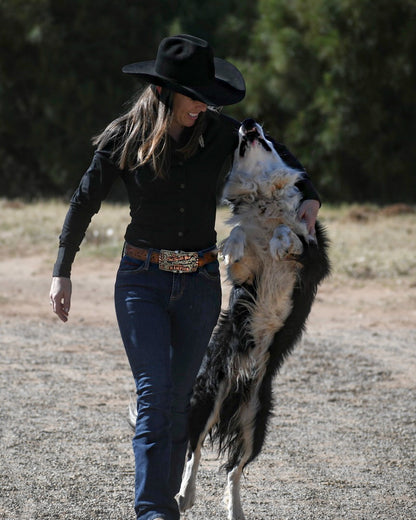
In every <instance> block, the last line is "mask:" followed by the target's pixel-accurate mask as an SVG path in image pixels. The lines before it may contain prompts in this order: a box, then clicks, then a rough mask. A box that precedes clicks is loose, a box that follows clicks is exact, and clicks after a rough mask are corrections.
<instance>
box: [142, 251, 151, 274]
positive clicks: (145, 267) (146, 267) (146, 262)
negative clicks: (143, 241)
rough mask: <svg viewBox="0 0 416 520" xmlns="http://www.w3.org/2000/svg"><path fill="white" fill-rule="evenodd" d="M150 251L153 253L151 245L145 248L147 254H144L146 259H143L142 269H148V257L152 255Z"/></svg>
mask: <svg viewBox="0 0 416 520" xmlns="http://www.w3.org/2000/svg"><path fill="white" fill-rule="evenodd" d="M152 253H153V249H152V248H151V247H149V249H148V250H147V256H146V260H145V261H144V267H143V269H145V270H146V271H148V270H149V267H150V259H151V257H152Z"/></svg>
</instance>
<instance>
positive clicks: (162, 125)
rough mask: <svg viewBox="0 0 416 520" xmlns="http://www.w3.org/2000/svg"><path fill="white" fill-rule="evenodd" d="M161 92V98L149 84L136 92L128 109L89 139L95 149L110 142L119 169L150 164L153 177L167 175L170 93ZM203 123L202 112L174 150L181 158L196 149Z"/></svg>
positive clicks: (171, 100) (203, 115) (170, 113)
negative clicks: (185, 137) (190, 130)
mask: <svg viewBox="0 0 416 520" xmlns="http://www.w3.org/2000/svg"><path fill="white" fill-rule="evenodd" d="M163 95H164V99H163V101H161V99H160V95H158V93H157V91H156V89H155V88H154V86H152V85H149V86H148V87H147V88H145V89H144V90H143V92H140V93H139V96H138V97H137V98H136V99H135V100H134V101H133V104H132V106H131V108H130V110H128V111H127V112H126V113H125V114H123V115H121V116H120V117H118V118H117V119H114V121H112V122H111V123H110V124H109V125H108V126H107V127H106V128H105V129H104V131H103V132H102V133H101V134H99V135H97V136H95V137H94V138H93V141H92V142H93V144H94V145H96V146H97V147H98V149H99V150H100V149H103V148H104V147H106V146H107V145H108V144H109V143H111V144H112V146H113V155H112V157H113V159H114V160H115V162H116V164H117V166H118V167H119V168H120V169H122V170H124V169H128V170H130V171H131V170H134V169H135V168H137V167H138V166H141V165H144V164H147V163H150V164H151V166H152V168H153V170H154V172H155V177H161V178H166V177H167V173H168V171H169V165H170V158H171V155H172V150H171V147H170V144H169V143H170V139H169V138H168V129H169V126H170V124H171V122H172V118H173V112H172V106H173V96H174V92H173V91H166V89H164V90H163ZM205 126H206V121H205V114H204V113H201V114H200V115H199V117H198V120H197V122H196V123H195V125H194V127H193V132H192V134H191V136H190V138H189V140H188V142H187V143H186V144H185V145H184V146H183V147H182V148H180V149H178V150H176V151H177V152H179V153H181V154H182V155H183V157H184V158H185V159H187V158H188V157H191V156H192V155H193V154H194V153H195V152H196V150H197V148H198V146H199V139H200V136H201V135H202V132H203V131H204V129H205Z"/></svg>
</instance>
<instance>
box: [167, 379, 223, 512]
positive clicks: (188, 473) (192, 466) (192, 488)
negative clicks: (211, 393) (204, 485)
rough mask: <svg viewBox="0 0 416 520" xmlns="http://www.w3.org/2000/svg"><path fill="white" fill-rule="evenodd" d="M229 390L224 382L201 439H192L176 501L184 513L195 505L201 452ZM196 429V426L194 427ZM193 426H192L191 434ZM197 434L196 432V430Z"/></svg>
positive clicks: (204, 426)
mask: <svg viewBox="0 0 416 520" xmlns="http://www.w3.org/2000/svg"><path fill="white" fill-rule="evenodd" d="M227 389H228V383H227V382H226V381H225V380H224V381H223V382H222V383H221V384H220V386H219V388H218V394H217V398H216V400H215V403H214V406H213V408H212V412H211V414H210V415H209V417H208V419H207V420H206V422H205V424H204V425H203V429H202V431H201V430H200V434H199V437H197V436H196V435H194V438H192V436H191V439H190V445H189V450H188V461H187V463H186V466H185V472H184V475H183V478H182V483H181V489H180V490H179V493H178V494H177V495H176V500H177V502H178V505H179V511H180V512H181V513H184V512H185V511H186V510H187V509H190V508H191V507H192V506H193V505H194V503H195V496H196V475H197V473H198V468H199V464H200V462H201V451H202V446H203V444H204V440H205V437H206V436H207V435H208V433H209V431H210V430H211V428H212V427H213V426H214V424H215V423H216V422H217V421H218V416H219V411H220V408H221V405H222V403H223V401H224V398H225V395H226V392H227ZM194 427H195V425H194ZM192 429H193V426H192V424H191V433H192ZM194 432H195V430H194Z"/></svg>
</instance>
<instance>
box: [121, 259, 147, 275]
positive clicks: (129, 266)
mask: <svg viewBox="0 0 416 520" xmlns="http://www.w3.org/2000/svg"><path fill="white" fill-rule="evenodd" d="M144 267H145V261H144V260H138V259H137V258H132V257H131V256H127V255H124V256H123V258H122V259H121V261H120V266H119V268H118V273H119V274H123V273H127V274H134V273H140V272H141V271H143V270H144Z"/></svg>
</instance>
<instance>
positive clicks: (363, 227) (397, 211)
mask: <svg viewBox="0 0 416 520" xmlns="http://www.w3.org/2000/svg"><path fill="white" fill-rule="evenodd" d="M0 210H1V226H0V254H1V255H4V254H8V255H11V256H14V255H27V256H31V255H38V254H46V255H48V256H49V255H51V256H52V257H53V256H54V255H55V251H56V246H57V241H58V236H59V233H60V230H61V226H62V223H63V220H64V218H65V214H66V210H67V205H66V204H64V203H63V202H60V201H56V200H52V201H41V202H36V203H31V204H25V203H22V202H19V201H8V200H0ZM227 216H228V211H227V209H226V208H220V210H219V211H218V219H217V232H218V240H219V241H221V240H223V239H224V238H225V237H226V236H227V233H228V230H229V228H228V226H227V225H226V223H225V221H226V219H227ZM320 219H321V221H322V222H323V224H324V225H325V226H326V227H327V229H328V233H329V236H330V239H331V253H330V254H331V259H332V263H333V271H334V275H333V276H334V277H337V278H338V277H339V278H341V279H343V278H348V279H350V280H351V279H355V280H359V281H362V280H368V279H382V280H384V281H386V282H387V281H388V280H391V279H397V278H403V277H405V278H409V277H410V278H413V280H414V282H416V212H415V209H414V208H413V207H409V206H404V205H395V206H389V207H387V208H379V207H377V206H368V205H367V206H347V205H344V206H338V207H334V206H329V205H326V206H324V207H323V208H322V209H321V212H320ZM128 220H129V215H128V208H127V207H126V206H125V205H120V204H107V203H104V204H103V207H102V209H101V211H100V213H99V214H98V215H96V216H95V217H94V218H93V220H92V222H91V225H90V227H89V229H88V231H87V235H86V238H85V240H84V243H83V245H82V248H81V252H80V253H79V256H81V257H87V256H98V255H101V256H104V257H105V258H108V259H111V258H117V257H118V256H119V255H120V250H121V247H122V243H123V235H124V230H125V227H126V225H127V223H128Z"/></svg>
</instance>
